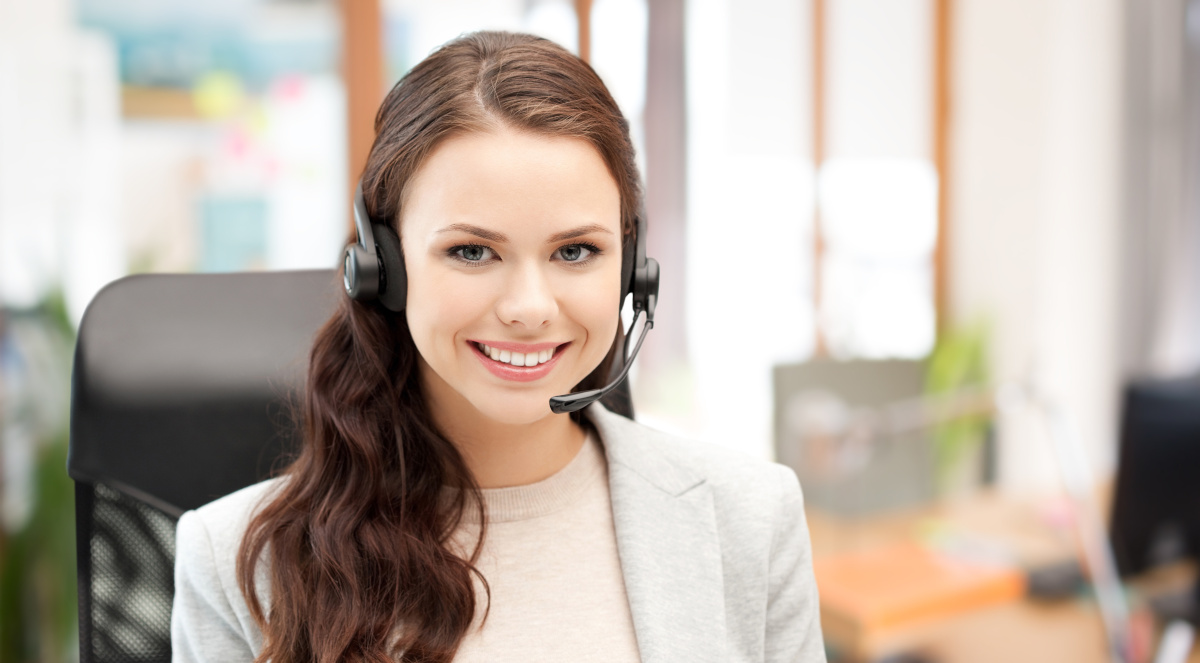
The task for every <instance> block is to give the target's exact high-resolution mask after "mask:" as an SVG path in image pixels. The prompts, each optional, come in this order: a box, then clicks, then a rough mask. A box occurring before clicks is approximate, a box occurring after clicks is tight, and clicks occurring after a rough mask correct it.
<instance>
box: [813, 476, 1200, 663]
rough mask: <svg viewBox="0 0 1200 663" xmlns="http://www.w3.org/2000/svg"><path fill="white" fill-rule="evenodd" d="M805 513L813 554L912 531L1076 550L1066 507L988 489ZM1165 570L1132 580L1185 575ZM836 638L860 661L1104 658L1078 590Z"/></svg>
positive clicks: (960, 541) (1090, 603)
mask: <svg viewBox="0 0 1200 663" xmlns="http://www.w3.org/2000/svg"><path fill="white" fill-rule="evenodd" d="M808 519H809V530H810V532H811V535H812V541H813V554H814V556H815V557H817V558H820V557H822V556H826V555H837V554H839V553H843V552H856V551H863V550H869V549H872V548H875V547H879V546H886V545H891V544H896V543H899V542H903V541H913V540H918V541H931V540H940V541H943V542H945V541H950V542H951V544H952V545H966V546H974V547H975V548H977V549H983V550H985V551H987V550H992V551H995V552H997V554H1003V555H1007V556H1010V558H1011V559H1012V560H1013V561H1014V562H1016V563H1018V564H1021V565H1022V566H1030V565H1035V564H1039V563H1047V562H1052V561H1055V560H1063V559H1067V558H1070V557H1072V556H1073V555H1074V551H1075V540H1074V532H1073V530H1072V529H1071V527H1070V517H1069V510H1065V507H1062V508H1059V507H1056V506H1055V505H1054V504H1053V503H1052V502H1051V503H1049V504H1048V503H1046V502H1042V503H1037V502H1033V501H1022V500H1016V499H1013V498H1009V497H1005V496H1002V495H1000V494H997V493H994V492H981V493H979V494H977V495H973V496H971V497H969V498H965V499H960V500H955V501H951V502H946V503H940V504H934V505H930V506H925V507H921V508H916V509H908V510H904V511H898V512H895V513H889V514H885V515H875V516H868V517H859V518H839V517H835V516H830V515H828V514H824V513H821V512H819V511H816V510H812V509H810V510H809V513H808ZM1180 574H1182V576H1181V575H1180ZM1167 576H1168V577H1165V578H1164V577H1155V578H1149V579H1146V580H1145V581H1142V582H1141V584H1140V585H1139V583H1134V584H1135V586H1155V585H1157V586H1162V585H1164V584H1171V583H1174V584H1178V583H1179V582H1181V581H1186V580H1187V579H1189V578H1190V577H1193V572H1192V570H1191V569H1190V568H1187V569H1185V570H1183V571H1182V572H1178V571H1177V572H1175V575H1174V576H1171V575H1170V574H1167ZM1148 628H1149V627H1148ZM1148 637H1150V638H1154V637H1156V636H1153V635H1150V636H1148ZM838 644H841V646H842V648H843V650H846V651H849V652H850V653H851V654H852V658H853V659H854V660H868V661H869V660H874V659H877V658H881V657H883V656H885V655H887V654H892V653H896V652H899V651H919V652H921V653H923V654H925V655H927V656H929V657H930V658H931V659H932V660H935V661H942V662H945V663H956V662H959V661H962V662H970V663H990V662H992V661H995V662H997V663H999V662H1001V661H1004V662H1008V661H1017V660H1019V661H1022V662H1029V663H1037V662H1041V661H1045V662H1046V663H1051V662H1053V663H1060V662H1062V661H1072V662H1078V663H1092V662H1095V663H1109V658H1108V655H1107V651H1106V644H1105V637H1104V629H1103V625H1102V623H1101V619H1100V613H1099V609H1098V607H1097V605H1096V603H1095V601H1094V600H1091V599H1083V598H1079V599H1067V600H1063V601H1055V602H1038V601H1032V600H1028V599H1022V600H1017V601H1009V602H1006V603H1002V604H999V605H993V606H990V607H986V608H980V609H977V610H972V611H968V612H965V613H961V614H956V615H953V616H949V617H943V618H938V619H936V620H933V621H929V622H926V623H920V624H911V625H906V626H905V627H903V628H894V629H890V630H888V631H887V632H885V633H876V634H872V635H871V636H869V637H863V638H861V639H860V640H859V641H856V642H854V643H838ZM1188 660H1189V662H1190V663H1200V647H1194V648H1193V651H1192V655H1191V657H1190V658H1189V659H1188Z"/></svg>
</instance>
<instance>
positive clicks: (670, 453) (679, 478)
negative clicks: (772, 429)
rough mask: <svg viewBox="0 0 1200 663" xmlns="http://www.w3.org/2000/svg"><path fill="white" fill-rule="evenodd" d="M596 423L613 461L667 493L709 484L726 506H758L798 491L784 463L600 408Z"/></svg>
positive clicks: (594, 414) (794, 476)
mask: <svg viewBox="0 0 1200 663" xmlns="http://www.w3.org/2000/svg"><path fill="white" fill-rule="evenodd" d="M592 421H593V423H595V424H596V425H597V428H598V429H599V430H600V432H601V437H602V438H605V437H606V434H607V439H605V440H604V441H605V443H606V444H605V446H606V450H607V452H608V457H609V462H610V463H613V462H615V463H619V464H623V465H626V466H628V467H629V468H630V469H632V470H633V471H635V472H637V473H638V474H641V475H643V476H644V477H645V478H646V479H647V480H650V481H652V482H654V483H656V484H658V485H660V486H661V487H663V489H664V490H667V491H668V492H672V491H673V490H685V489H687V488H688V487H690V486H694V485H698V484H699V483H706V484H708V485H709V486H710V488H712V489H713V490H715V491H717V493H718V494H719V495H720V496H723V497H724V498H725V499H724V500H723V501H724V502H725V503H727V504H731V505H734V504H742V505H744V506H745V507H747V508H756V507H757V506H758V505H760V504H762V503H764V502H770V503H775V502H777V501H778V500H779V499H780V498H781V497H782V496H785V494H790V493H795V494H796V496H797V497H798V494H799V491H800V487H799V482H798V481H797V480H796V474H795V472H793V471H792V470H791V468H788V467H786V466H784V465H780V464H778V463H774V462H771V461H768V460H765V459H762V458H757V457H754V456H752V455H750V454H747V453H743V452H739V451H737V450H735V449H732V448H729V447H725V446H722V445H719V444H715V443H712V442H706V441H702V440H694V439H689V438H685V437H680V436H678V435H674V434H671V433H667V432H664V431H660V430H658V429H656V428H653V427H651V426H647V425H645V424H643V423H640V422H637V421H634V420H630V419H627V418H625V417H623V416H621V415H618V414H614V413H612V412H609V411H608V410H604V409H602V408H597V410H596V411H595V412H593V413H592Z"/></svg>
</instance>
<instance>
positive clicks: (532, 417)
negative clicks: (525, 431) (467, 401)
mask: <svg viewBox="0 0 1200 663" xmlns="http://www.w3.org/2000/svg"><path fill="white" fill-rule="evenodd" d="M473 405H474V406H475V409H476V410H478V411H479V413H480V414H482V415H483V416H485V417H487V418H488V419H491V420H492V421H494V422H496V423H498V424H506V425H510V426H520V425H527V424H534V423H537V422H539V421H541V420H543V419H545V418H546V417H548V416H551V415H552V414H554V413H553V412H551V411H550V396H547V395H545V394H540V393H539V394H536V395H535V394H530V393H525V394H513V395H509V396H506V397H503V396H502V397H496V396H495V395H493V396H492V397H490V398H483V399H479V400H478V401H476V402H475V403H473Z"/></svg>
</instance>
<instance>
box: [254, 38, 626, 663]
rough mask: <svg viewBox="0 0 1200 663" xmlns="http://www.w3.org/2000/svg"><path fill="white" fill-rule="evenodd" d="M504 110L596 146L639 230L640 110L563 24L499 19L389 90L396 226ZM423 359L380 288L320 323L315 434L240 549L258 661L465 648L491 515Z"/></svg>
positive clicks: (384, 189)
mask: <svg viewBox="0 0 1200 663" xmlns="http://www.w3.org/2000/svg"><path fill="white" fill-rule="evenodd" d="M501 126H505V127H511V128H515V129H519V130H528V131H532V132H537V133H542V134H549V135H555V136H570V137H577V138H583V139H585V140H587V141H589V142H590V143H591V144H592V145H593V146H595V148H596V150H597V151H598V152H599V154H600V155H601V157H602V158H603V159H604V161H605V163H606V164H607V165H608V169H609V171H610V173H611V174H612V176H613V179H615V180H616V183H617V186H618V189H619V191H620V195H621V225H622V232H623V235H624V237H623V241H624V242H629V241H632V233H633V232H634V215H635V214H636V212H637V210H638V209H639V208H640V205H641V196H642V193H641V188H640V184H639V178H638V174H637V167H636V165H635V163H634V154H633V146H632V143H631V142H630V139H629V126H628V123H627V122H626V120H625V118H624V117H623V116H622V115H621V112H620V110H619V109H618V108H617V105H616V103H615V102H614V101H613V99H612V97H611V96H610V95H609V93H608V90H607V89H606V88H605V87H604V84H603V82H601V80H600V78H599V77H598V76H597V75H596V73H595V72H594V71H593V70H592V68H591V67H589V66H588V65H587V63H585V62H583V61H582V60H580V59H579V58H577V57H575V56H574V55H572V54H570V53H569V52H567V51H566V50H564V49H562V48H561V47H559V46H557V45H555V44H553V43H552V42H549V41H547V40H545V39H540V38H538V37H533V36H530V35H522V34H511V33H501V32H478V33H474V34H469V35H466V36H463V37H460V38H459V39H456V40H454V41H452V42H450V43H448V44H446V45H445V46H443V47H442V48H440V49H439V50H437V51H436V52H434V53H433V54H431V55H430V56H429V57H427V58H426V59H425V60H424V61H422V62H421V63H420V64H418V65H417V66H416V67H414V68H413V69H412V71H410V72H409V73H408V74H407V75H405V76H404V78H402V79H401V80H400V82H399V83H397V84H396V86H395V87H394V88H392V90H391V92H390V93H389V94H388V95H387V98H386V99H384V101H383V104H382V106H381V107H380V109H379V113H378V114H377V115H376V117H375V134H376V137H375V143H374V145H373V146H372V148H371V153H370V155H369V156H368V158H367V165H366V168H365V170H364V172H363V176H362V188H363V194H364V198H365V202H366V205H367V210H368V212H369V213H370V214H371V216H372V218H374V219H377V220H378V219H389V220H390V221H391V223H392V224H393V227H395V228H396V229H397V231H399V225H400V224H399V216H400V214H399V213H400V205H401V202H402V200H403V198H404V193H405V186H406V184H407V183H408V181H409V180H410V178H411V177H412V176H413V174H414V173H415V172H416V171H417V169H418V168H420V166H421V164H422V163H423V162H424V160H425V158H426V157H427V156H428V155H429V154H430V152H431V151H432V150H433V148H434V147H435V146H436V145H437V144H438V143H439V142H440V141H442V140H444V139H446V138H447V137H449V136H452V135H455V134H459V133H462V132H470V131H487V130H489V129H494V128H497V127H501ZM614 304H616V302H614ZM622 337H623V334H622V333H621V330H620V325H618V331H617V338H616V339H614V342H613V347H612V348H611V349H610V351H609V353H608V356H607V357H606V358H605V360H604V361H603V362H601V364H600V366H598V367H596V369H595V370H594V371H592V373H591V374H590V375H588V377H587V378H585V379H584V380H583V381H582V382H580V383H579V384H578V385H577V386H576V388H575V389H576V390H584V389H594V388H597V387H599V386H601V385H602V384H603V383H604V381H605V378H606V377H607V376H608V373H609V368H610V367H611V365H612V363H613V362H614V361H615V357H616V356H617V353H618V352H619V351H620V342H621V339H622ZM416 359H417V349H416V347H415V346H414V344H413V341H412V336H411V335H410V333H409V329H408V325H407V322H406V319H405V317H404V315H401V314H395V313H392V312H390V311H388V310H386V309H385V308H383V307H382V306H381V305H379V304H378V303H377V302H370V303H361V302H355V301H351V300H350V299H349V298H344V299H343V301H342V302H341V304H340V305H339V307H338V309H337V311H336V312H335V313H334V314H333V316H332V317H331V318H330V319H329V321H328V322H326V323H325V325H324V326H323V327H322V328H321V330H320V332H319V333H318V334H317V337H316V341H315V343H314V345H313V348H312V354H311V356H310V362H309V372H308V382H307V390H306V393H305V398H304V403H303V423H302V425H303V445H302V447H301V450H300V452H299V454H298V455H297V457H296V459H295V460H294V461H293V462H292V463H291V465H290V466H289V467H288V468H287V470H286V472H285V474H284V478H283V479H282V483H281V486H280V490H279V492H278V493H277V494H276V495H275V496H274V497H273V499H271V500H270V501H269V502H267V503H266V504H265V505H264V506H263V508H262V509H261V510H259V511H258V513H257V514H256V515H255V516H254V517H253V519H252V520H251V521H250V525H249V527H248V529H247V531H246V535H245V538H244V539H243V540H242V544H241V548H240V550H239V551H238V585H239V587H240V588H241V591H242V594H243V595H244V596H245V598H246V602H247V604H248V605H249V607H250V612H251V615H252V616H253V618H254V620H255V621H256V622H257V623H258V625H259V627H260V628H261V629H262V631H263V638H264V640H263V649H262V652H261V653H260V654H259V656H258V659H257V660H258V661H267V660H270V661H273V662H274V663H298V662H300V661H318V662H321V663H332V662H333V661H391V660H396V659H399V660H402V661H450V660H451V659H452V658H453V657H454V653H455V651H456V650H457V648H458V645H459V643H460V642H461V640H462V638H463V636H464V634H465V633H466V631H467V629H468V627H469V626H470V624H471V621H472V619H473V617H474V615H475V608H476V601H477V597H476V596H475V592H474V589H473V586H472V582H471V576H472V574H475V575H479V572H478V570H477V569H476V568H475V566H474V563H475V561H476V559H477V558H478V555H479V551H480V547H481V546H482V543H483V531H484V528H485V524H486V523H485V522H484V521H486V517H485V515H484V510H483V503H482V496H481V494H480V490H479V487H478V485H477V484H476V482H475V479H474V477H472V475H471V472H470V471H469V470H468V468H467V465H466V463H465V462H464V461H463V458H462V456H461V455H460V454H459V452H458V450H457V449H456V448H455V446H454V445H453V444H452V443H451V442H450V441H449V440H448V439H447V438H446V437H445V436H444V435H442V433H441V432H439V431H438V430H437V428H436V426H435V425H434V424H433V422H432V420H431V418H430V416H429V413H428V410H427V409H426V407H425V403H424V400H423V397H422V394H421V388H420V384H419V380H418V378H417V371H416V365H417V361H416ZM573 416H576V415H573ZM446 486H449V487H455V488H458V489H459V490H457V491H446V490H444V487H446ZM446 495H452V496H453V498H452V499H447V498H446ZM472 504H474V505H476V506H477V507H478V513H479V514H480V518H481V522H480V523H479V524H480V528H481V529H480V537H479V539H478V542H477V543H476V546H475V548H474V550H473V552H472V553H471V555H470V556H469V558H468V559H462V558H461V557H460V556H458V555H457V554H455V552H454V551H453V550H452V549H451V547H450V545H449V542H450V537H451V535H452V534H453V533H454V531H455V530H456V529H457V528H458V526H459V525H460V524H461V522H462V520H463V518H464V517H465V514H466V513H469V512H470V511H468V508H467V507H468V506H470V505H472ZM260 563H267V564H269V572H268V574H267V575H268V577H269V579H270V605H269V613H268V612H266V611H264V608H263V604H262V602H261V601H260V600H259V597H258V595H257V592H256V587H255V580H254V578H255V570H256V567H257V566H258V565H259V564H260ZM480 577H481V578H482V576H480ZM484 586H485V587H486V581H485V582H484Z"/></svg>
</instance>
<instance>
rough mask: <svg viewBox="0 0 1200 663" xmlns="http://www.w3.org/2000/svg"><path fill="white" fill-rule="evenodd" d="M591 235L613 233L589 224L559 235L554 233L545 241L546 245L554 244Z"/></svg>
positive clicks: (594, 224) (597, 225)
mask: <svg viewBox="0 0 1200 663" xmlns="http://www.w3.org/2000/svg"><path fill="white" fill-rule="evenodd" d="M591 233H608V234H610V235H611V234H613V231H611V230H609V229H608V228H605V227H604V226H602V225H599V224H596V223H591V224H588V225H586V226H579V227H578V228H573V229H571V230H564V231H562V232H560V233H554V234H553V235H551V236H550V239H548V240H546V243H547V244H554V243H556V242H561V241H564V240H568V239H575V238H576V237H583V236H584V235H590V234H591Z"/></svg>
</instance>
